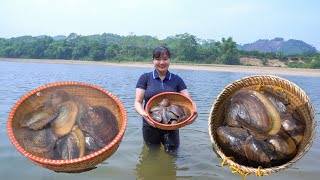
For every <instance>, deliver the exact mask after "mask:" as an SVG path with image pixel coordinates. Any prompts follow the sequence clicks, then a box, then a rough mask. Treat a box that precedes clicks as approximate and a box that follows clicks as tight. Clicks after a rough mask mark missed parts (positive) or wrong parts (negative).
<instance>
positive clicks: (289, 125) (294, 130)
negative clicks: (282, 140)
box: [281, 112, 305, 145]
mask: <svg viewBox="0 0 320 180" xmlns="http://www.w3.org/2000/svg"><path fill="white" fill-rule="evenodd" d="M281 128H282V129H283V130H284V131H285V132H286V133H288V134H289V135H290V136H291V138H292V139H293V140H294V142H295V144H296V145H299V144H300V142H301V141H302V138H303V135H304V129H305V123H304V121H303V120H302V119H301V118H300V117H299V116H298V115H297V114H296V113H294V112H292V113H287V115H286V116H285V117H284V118H283V119H282V121H281Z"/></svg>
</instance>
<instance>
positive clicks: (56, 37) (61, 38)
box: [53, 35, 67, 41]
mask: <svg viewBox="0 0 320 180" xmlns="http://www.w3.org/2000/svg"><path fill="white" fill-rule="evenodd" d="M53 39H54V40H56V41H57V40H64V39H67V36H65V35H58V36H54V37H53Z"/></svg>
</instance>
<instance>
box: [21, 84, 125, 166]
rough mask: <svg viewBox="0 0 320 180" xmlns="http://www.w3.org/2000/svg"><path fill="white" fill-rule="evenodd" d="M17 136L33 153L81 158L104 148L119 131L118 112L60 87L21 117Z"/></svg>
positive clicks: (54, 156)
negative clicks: (90, 102) (94, 103)
mask: <svg viewBox="0 0 320 180" xmlns="http://www.w3.org/2000/svg"><path fill="white" fill-rule="evenodd" d="M20 125H21V128H19V129H18V130H17V133H16V136H17V137H18V138H20V140H19V142H21V145H22V146H23V147H24V148H25V150H27V151H28V152H30V153H31V154H33V155H36V156H39V157H43V158H46V159H57V160H60V159H74V158H81V157H83V156H85V155H88V154H90V153H92V152H94V151H97V150H100V149H101V148H103V147H105V146H106V145H107V144H108V143H110V142H111V141H112V140H113V139H114V138H115V137H116V136H117V134H118V131H119V129H118V122H117V120H116V117H115V116H114V114H113V113H112V112H111V111H110V110H108V109H107V108H105V107H103V106H91V105H90V104H88V103H85V102H84V101H82V100H81V99H79V98H78V97H76V96H72V95H70V94H68V93H67V92H66V91H63V90H56V91H55V92H54V93H52V94H51V95H49V98H48V99H47V100H46V101H45V102H44V103H42V104H41V105H39V107H37V108H36V109H35V110H34V111H31V112H30V113H28V114H26V115H25V116H24V117H23V118H21V119H20Z"/></svg>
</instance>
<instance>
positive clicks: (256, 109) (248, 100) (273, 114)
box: [231, 89, 281, 138]
mask: <svg viewBox="0 0 320 180" xmlns="http://www.w3.org/2000/svg"><path fill="white" fill-rule="evenodd" d="M236 105H238V106H239V110H238V112H237V115H236V117H237V122H238V123H239V125H241V126H242V127H243V128H245V129H248V130H249V131H250V133H252V134H255V135H257V136H259V137H260V138H266V137H271V136H274V135H275V134H277V133H278V132H279V130H280V127H281V120H280V116H279V113H278V111H277V109H276V108H275V107H274V105H273V104H272V103H271V102H270V101H269V100H268V98H266V97H265V96H264V95H263V94H261V93H260V92H258V91H253V90H248V89H243V90H239V91H238V92H236V93H235V94H234V96H233V97H232V99H231V106H232V107H234V106H236Z"/></svg>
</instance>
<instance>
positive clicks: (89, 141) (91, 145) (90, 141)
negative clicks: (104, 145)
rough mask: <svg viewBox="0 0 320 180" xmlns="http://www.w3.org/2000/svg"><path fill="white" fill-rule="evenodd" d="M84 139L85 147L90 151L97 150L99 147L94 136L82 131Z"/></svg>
mask: <svg viewBox="0 0 320 180" xmlns="http://www.w3.org/2000/svg"><path fill="white" fill-rule="evenodd" d="M84 140H85V144H86V148H87V149H89V150H92V151H97V150H99V149H101V147H99V145H98V144H97V142H96V141H95V140H94V138H93V137H92V136H91V135H90V134H89V133H86V132H85V133H84Z"/></svg>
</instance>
